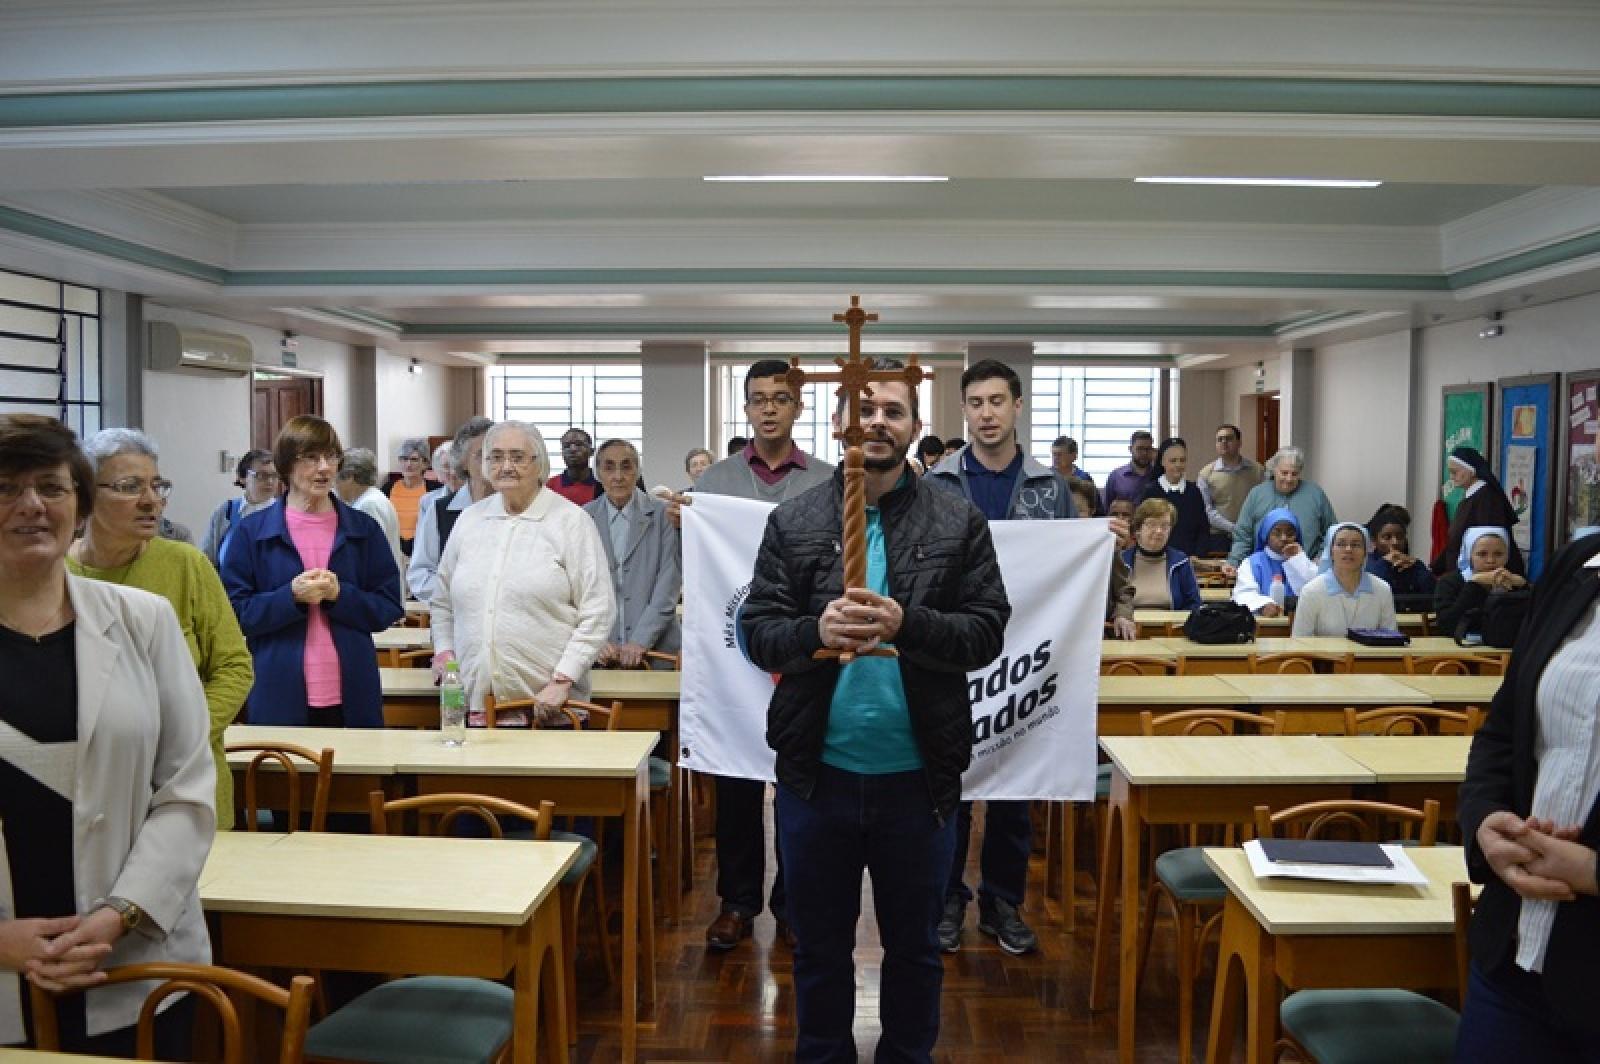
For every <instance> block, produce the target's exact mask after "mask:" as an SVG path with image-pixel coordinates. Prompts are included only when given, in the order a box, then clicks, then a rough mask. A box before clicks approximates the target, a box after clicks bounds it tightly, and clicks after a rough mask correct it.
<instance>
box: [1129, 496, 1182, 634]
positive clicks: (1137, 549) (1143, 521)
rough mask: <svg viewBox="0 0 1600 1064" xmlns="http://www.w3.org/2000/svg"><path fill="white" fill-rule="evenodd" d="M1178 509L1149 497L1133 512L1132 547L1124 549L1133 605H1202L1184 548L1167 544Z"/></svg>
mask: <svg viewBox="0 0 1600 1064" xmlns="http://www.w3.org/2000/svg"><path fill="white" fill-rule="evenodd" d="M1176 518H1177V510H1176V508H1175V507H1173V505H1172V504H1171V503H1169V502H1167V501H1166V500H1165V499H1146V500H1145V501H1144V502H1142V503H1140V504H1139V508H1138V509H1137V510H1135V511H1133V520H1132V522H1130V524H1131V525H1132V528H1133V546H1132V547H1130V548H1129V549H1128V550H1125V551H1123V552H1122V560H1123V562H1124V563H1125V564H1126V565H1127V566H1128V582H1129V583H1131V584H1132V585H1133V607H1134V609H1144V610H1192V609H1194V608H1195V607H1196V606H1198V605H1200V584H1199V582H1198V581H1197V580H1195V578H1194V566H1193V565H1191V564H1189V556H1188V555H1187V554H1185V553H1183V551H1181V550H1178V549H1176V548H1174V547H1169V546H1167V540H1168V539H1169V538H1170V537H1171V536H1172V525H1173V522H1174V521H1175V520H1176Z"/></svg>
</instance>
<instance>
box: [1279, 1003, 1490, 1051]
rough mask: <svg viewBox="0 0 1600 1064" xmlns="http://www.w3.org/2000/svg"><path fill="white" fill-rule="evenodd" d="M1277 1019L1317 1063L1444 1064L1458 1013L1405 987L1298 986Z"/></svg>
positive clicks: (1451, 1048)
mask: <svg viewBox="0 0 1600 1064" xmlns="http://www.w3.org/2000/svg"><path fill="white" fill-rule="evenodd" d="M1278 1019H1279V1021H1280V1023H1281V1024H1282V1025H1283V1031H1284V1033H1285V1034H1286V1035H1288V1036H1289V1037H1290V1038H1292V1039H1294V1041H1295V1043H1296V1044H1297V1045H1298V1046H1299V1047H1300V1048H1302V1049H1304V1050H1305V1052H1306V1054H1307V1055H1308V1056H1309V1057H1310V1058H1311V1059H1312V1060H1314V1061H1316V1062H1317V1064H1401V1062H1404V1064H1433V1062H1435V1061H1437V1062H1438V1064H1448V1062H1449V1061H1450V1060H1452V1059H1453V1058H1454V1055H1455V1044H1456V1024H1457V1022H1458V1020H1459V1017H1458V1016H1457V1015H1456V1011H1455V1010H1454V1009H1452V1008H1449V1007H1448V1006H1445V1005H1441V1004H1439V1002H1437V1001H1434V1000H1433V999H1432V998H1428V997H1423V996H1422V995H1421V994H1414V993H1412V992H1411V991H1409V990H1301V991H1298V992H1296V993H1293V994H1290V995H1289V996H1288V997H1287V998H1285V999H1284V1002H1283V1005H1282V1006H1281V1007H1280V1008H1279V1010H1278Z"/></svg>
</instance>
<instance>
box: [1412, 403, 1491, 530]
mask: <svg viewBox="0 0 1600 1064" xmlns="http://www.w3.org/2000/svg"><path fill="white" fill-rule="evenodd" d="M1493 388H1494V385H1492V384H1487V383H1486V384H1453V385H1451V386H1450V387H1448V388H1446V389H1445V390H1444V401H1443V403H1442V404H1441V411H1442V414H1441V422H1442V431H1441V432H1440V438H1441V442H1442V443H1443V447H1442V448H1441V449H1440V451H1439V483H1440V484H1441V485H1442V488H1441V492H1442V494H1441V496H1440V497H1441V498H1443V499H1444V507H1445V512H1446V513H1447V514H1448V515H1449V516H1451V517H1454V516H1455V515H1456V505H1457V504H1458V503H1460V502H1461V489H1459V488H1457V487H1456V486H1455V485H1454V484H1451V483H1450V470H1449V468H1448V467H1447V466H1446V465H1445V459H1446V458H1447V457H1448V456H1449V454H1450V451H1451V450H1452V449H1453V448H1456V447H1471V448H1473V449H1474V450H1476V451H1478V452H1479V453H1481V454H1483V455H1484V456H1485V457H1488V458H1490V461H1491V462H1492V461H1493V457H1492V455H1493V451H1492V450H1491V448H1490V446H1489V415H1490V413H1491V409H1492V408H1491V406H1490V395H1491V392H1492V391H1493ZM1416 532H1417V530H1416V529H1413V531H1412V534H1413V535H1415V534H1416Z"/></svg>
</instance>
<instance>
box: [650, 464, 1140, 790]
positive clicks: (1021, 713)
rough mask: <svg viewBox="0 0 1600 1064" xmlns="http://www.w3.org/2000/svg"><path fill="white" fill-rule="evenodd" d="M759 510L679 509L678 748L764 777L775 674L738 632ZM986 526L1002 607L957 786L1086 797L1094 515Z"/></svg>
mask: <svg viewBox="0 0 1600 1064" xmlns="http://www.w3.org/2000/svg"><path fill="white" fill-rule="evenodd" d="M770 510H771V506H770V505H769V504H766V503H759V502H752V501H750V500H746V499H737V498H730V497H727V496H709V495H698V496H696V497H695V501H694V503H693V504H692V505H690V506H688V507H686V508H685V510H684V515H685V516H684V522H683V532H684V536H683V572H684V643H683V645H684V655H683V693H682V700H681V703H680V709H679V734H680V735H681V737H682V748H681V749H680V751H679V756H680V759H681V762H682V763H683V764H684V765H685V766H686V767H688V768H691V769H693V770H695V771H697V772H707V773H711V774H713V775H724V776H738V777H742V778H745V779H764V780H771V779H772V778H773V773H772V751H771V749H770V748H769V747H768V746H767V744H766V711H767V704H768V702H769V701H770V700H771V697H772V687H773V683H774V681H775V677H772V676H769V675H768V674H767V673H765V672H762V671H761V670H760V669H757V668H756V667H755V666H754V665H752V664H751V663H750V662H749V660H748V659H747V658H746V657H745V656H744V648H743V645H742V640H741V639H740V636H739V631H738V611H739V607H740V606H741V605H742V604H743V603H744V600H745V598H746V597H747V596H748V595H749V592H750V573H751V570H752V569H753V568H754V565H755V556H756V553H757V551H758V549H759V547H760V543H761V536H762V533H763V531H764V528H765V524H766V516H767V513H768V512H770ZM989 528H990V532H991V534H992V536H993V538H994V545H995V553H996V555H997V557H998V558H999V561H1000V568H1001V574H1002V578H1003V579H1004V580H1005V584H1006V592H1007V596H1008V597H1009V599H1010V601H1011V607H1012V614H1011V620H1010V622H1009V624H1008V625H1007V627H1006V640H1005V648H1004V650H1003V651H1002V653H1001V655H1000V657H998V658H996V659H995V660H994V661H993V662H991V663H990V664H989V665H987V666H986V667H984V668H982V669H979V670H977V671H976V672H973V673H970V674H968V676H967V694H968V697H969V699H970V701H971V703H972V744H973V745H972V766H971V768H969V769H968V770H967V774H966V776H965V777H964V779H963V788H962V790H963V796H964V797H967V798H980V799H981V798H993V799H1052V800H1073V801H1088V800H1091V799H1092V798H1093V796H1094V775H1095V709H1096V700H1097V698H1098V696H1099V673H1100V639H1101V618H1102V617H1103V616H1104V615H1105V603H1106V599H1105V595H1106V580H1107V574H1108V573H1109V571H1110V566H1111V549H1112V542H1111V537H1110V535H1109V534H1108V531H1107V526H1106V522H1105V521H1103V520H1076V521H998V522H994V523H992V524H991V525H990V526H989ZM1069 678H1070V680H1069ZM914 709H915V707H913V711H914Z"/></svg>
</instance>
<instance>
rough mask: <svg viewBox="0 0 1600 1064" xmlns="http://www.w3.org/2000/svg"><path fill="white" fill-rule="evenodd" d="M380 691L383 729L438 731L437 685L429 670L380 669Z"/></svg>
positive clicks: (431, 671)
mask: <svg viewBox="0 0 1600 1064" xmlns="http://www.w3.org/2000/svg"><path fill="white" fill-rule="evenodd" d="M378 682H379V683H380V684H381V686H382V689H383V726H384V727H386V728H438V727H439V686H438V685H437V684H435V683H434V682H433V670H432V669H394V668H380V669H379V670H378Z"/></svg>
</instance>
